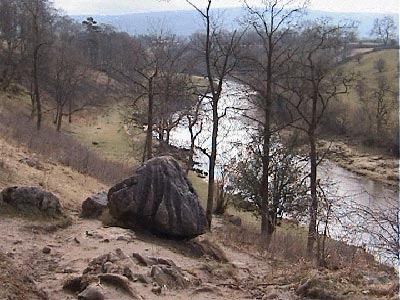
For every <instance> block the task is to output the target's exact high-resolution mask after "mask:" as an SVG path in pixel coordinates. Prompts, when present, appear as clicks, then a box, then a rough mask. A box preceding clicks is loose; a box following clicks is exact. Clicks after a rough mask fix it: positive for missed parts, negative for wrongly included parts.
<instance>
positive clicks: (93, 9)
mask: <svg viewBox="0 0 400 300" xmlns="http://www.w3.org/2000/svg"><path fill="white" fill-rule="evenodd" d="M53 2H54V4H55V7H57V8H60V9H62V10H64V11H65V12H66V13H67V14H69V15H87V14H107V15H111V14H127V13H135V12H149V11H166V10H180V9H190V6H189V5H188V4H187V3H186V1H185V0H169V1H157V0H53ZM193 2H194V3H196V4H200V5H201V4H203V5H204V4H205V3H206V2H207V1H205V0H193ZM249 2H251V3H260V1H259V0H258V1H257V0H249ZM213 6H214V7H234V6H241V1H240V0H214V4H213ZM310 8H312V9H316V10H324V11H332V12H358V13H363V12H364V13H367V12H370V13H396V14H397V13H399V0H311V5H310Z"/></svg>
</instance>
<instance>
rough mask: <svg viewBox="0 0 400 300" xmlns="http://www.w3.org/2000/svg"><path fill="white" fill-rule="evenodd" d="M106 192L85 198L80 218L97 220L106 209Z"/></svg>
mask: <svg viewBox="0 0 400 300" xmlns="http://www.w3.org/2000/svg"><path fill="white" fill-rule="evenodd" d="M107 202H108V200H107V192H105V191H102V192H98V193H96V194H93V195H91V196H89V197H88V198H86V200H85V201H84V202H83V203H82V211H81V217H82V218H98V217H99V216H101V214H102V213H103V211H104V209H106V208H107Z"/></svg>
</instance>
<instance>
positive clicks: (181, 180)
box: [108, 156, 207, 239]
mask: <svg viewBox="0 0 400 300" xmlns="http://www.w3.org/2000/svg"><path fill="white" fill-rule="evenodd" d="M108 208H109V211H110V214H111V216H112V217H113V218H114V219H115V221H116V223H117V224H119V225H121V226H122V227H127V228H131V229H144V230H148V231H150V232H153V233H155V234H157V235H160V236H163V237H169V238H176V239H188V238H193V237H196V236H198V235H201V234H203V233H205V232H206V230H207V220H206V217H205V212H204V210H203V208H202V207H201V205H200V203H199V200H198V196H197V194H196V192H195V191H194V189H193V186H192V184H191V183H190V182H189V180H188V178H187V176H186V173H185V171H184V170H183V169H182V168H181V166H180V165H179V163H178V162H177V161H176V160H175V159H174V158H172V157H170V156H160V157H156V158H153V159H150V160H148V161H147V162H145V163H144V164H143V165H142V166H140V167H139V168H138V169H137V170H136V172H135V174H134V175H133V176H132V177H130V178H128V179H126V180H124V181H123V182H121V183H118V184H117V185H115V186H113V187H112V188H111V189H110V190H109V192H108Z"/></svg>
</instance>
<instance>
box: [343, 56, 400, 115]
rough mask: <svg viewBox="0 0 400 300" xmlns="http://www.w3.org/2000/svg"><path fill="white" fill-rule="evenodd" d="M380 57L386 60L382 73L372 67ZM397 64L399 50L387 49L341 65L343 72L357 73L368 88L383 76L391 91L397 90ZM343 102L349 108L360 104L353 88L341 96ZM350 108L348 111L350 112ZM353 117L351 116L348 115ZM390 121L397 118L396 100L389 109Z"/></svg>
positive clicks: (374, 85) (372, 86) (373, 85)
mask: <svg viewBox="0 0 400 300" xmlns="http://www.w3.org/2000/svg"><path fill="white" fill-rule="evenodd" d="M380 58H383V59H384V60H385V61H386V68H385V70H384V71H383V72H382V73H379V72H378V71H377V70H375V69H374V62H375V61H376V60H378V59H380ZM398 64H399V50H396V49H389V50H382V51H376V52H371V53H367V54H364V55H363V56H362V58H361V60H360V63H358V62H357V60H352V61H350V62H348V63H346V64H345V65H344V66H343V69H344V71H345V72H349V73H350V72H354V74H356V75H357V74H359V75H360V76H361V78H360V79H361V80H363V81H364V82H365V83H366V86H367V87H369V88H374V87H376V82H377V78H378V77H380V76H385V77H386V78H387V79H388V81H389V83H390V86H391V88H392V90H393V91H398V90H399V74H398ZM343 100H344V102H345V103H346V104H347V105H349V107H350V108H352V107H358V106H359V105H361V104H360V101H359V97H358V95H357V92H356V91H355V89H351V90H350V93H349V94H348V95H346V96H344V97H343ZM351 112H352V111H351V110H350V111H349V112H348V113H349V114H351ZM349 117H351V118H354V115H353V116H349ZM390 118H391V122H397V118H398V102H397V101H396V104H395V106H394V107H393V108H392V110H391V115H390Z"/></svg>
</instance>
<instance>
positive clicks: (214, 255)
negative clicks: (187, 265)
mask: <svg viewBox="0 0 400 300" xmlns="http://www.w3.org/2000/svg"><path fill="white" fill-rule="evenodd" d="M186 246H187V248H188V252H189V253H190V254H191V255H192V256H196V257H203V256H204V257H208V258H210V259H212V260H215V261H217V262H220V263H227V262H229V260H228V258H227V257H226V254H225V252H224V250H222V248H221V247H220V246H219V245H218V244H216V243H215V242H211V241H210V240H208V239H205V238H202V237H198V238H196V239H193V240H191V241H188V242H187V243H186Z"/></svg>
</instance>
